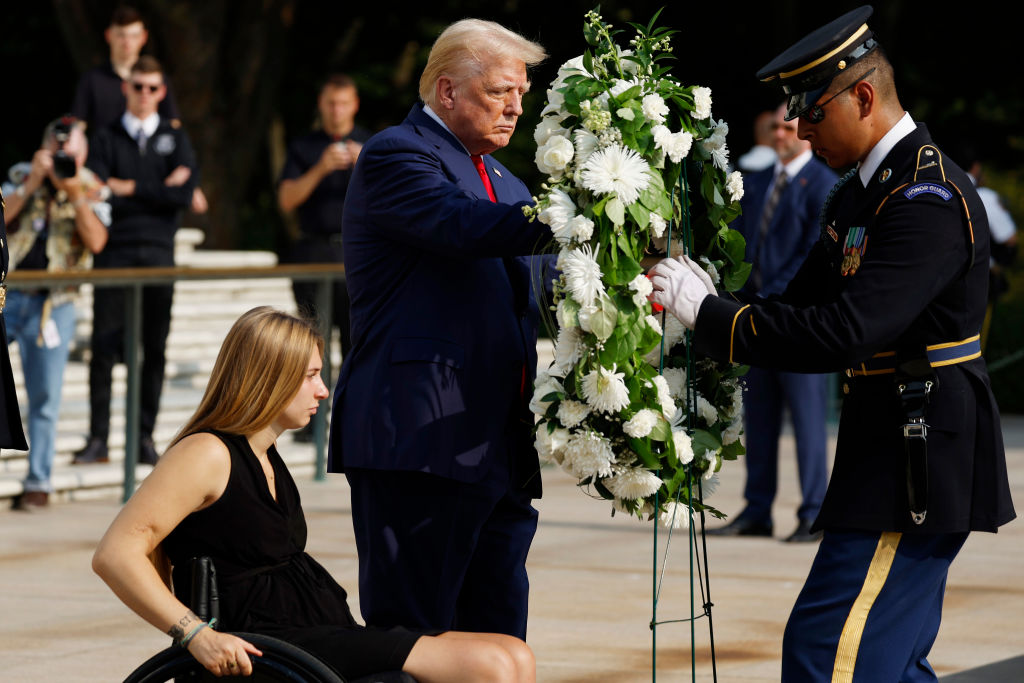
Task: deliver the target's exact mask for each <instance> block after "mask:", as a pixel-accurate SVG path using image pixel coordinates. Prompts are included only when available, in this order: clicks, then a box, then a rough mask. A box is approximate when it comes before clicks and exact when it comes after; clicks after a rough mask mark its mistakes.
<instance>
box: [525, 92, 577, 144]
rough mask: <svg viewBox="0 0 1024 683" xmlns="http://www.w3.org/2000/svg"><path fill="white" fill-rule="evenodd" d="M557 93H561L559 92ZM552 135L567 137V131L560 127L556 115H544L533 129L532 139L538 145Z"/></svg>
mask: <svg viewBox="0 0 1024 683" xmlns="http://www.w3.org/2000/svg"><path fill="white" fill-rule="evenodd" d="M549 92H550V91H549ZM558 94H559V95H561V93H558ZM552 135H558V136H560V137H569V131H568V130H566V129H565V128H562V126H561V124H560V123H559V121H558V119H557V118H556V117H554V116H545V117H543V118H542V119H541V120H540V123H538V124H537V127H536V128H534V129H533V139H534V141H535V142H536V143H537V146H538V147H539V146H541V145H543V144H544V143H545V142H547V141H548V138H550V137H551V136H552Z"/></svg>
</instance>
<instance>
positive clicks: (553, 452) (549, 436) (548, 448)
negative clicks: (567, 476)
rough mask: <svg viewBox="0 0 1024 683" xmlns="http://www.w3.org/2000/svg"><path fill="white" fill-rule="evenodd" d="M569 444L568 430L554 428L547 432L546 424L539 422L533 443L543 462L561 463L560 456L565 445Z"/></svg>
mask: <svg viewBox="0 0 1024 683" xmlns="http://www.w3.org/2000/svg"><path fill="white" fill-rule="evenodd" d="M568 443H569V430H568V429H562V428H561V427H555V428H554V429H553V430H551V431H550V432H548V423H547V422H541V423H540V424H539V425H537V436H536V438H535V439H534V441H533V446H534V448H536V449H537V455H539V456H540V457H541V458H542V459H544V460H552V461H554V462H556V463H558V464H561V463H562V456H563V453H564V449H565V446H566V444H568Z"/></svg>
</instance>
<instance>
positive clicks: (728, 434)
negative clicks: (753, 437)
mask: <svg viewBox="0 0 1024 683" xmlns="http://www.w3.org/2000/svg"><path fill="white" fill-rule="evenodd" d="M742 433H743V420H736V421H735V422H733V423H732V424H730V425H729V426H728V427H726V428H725V429H723V430H722V445H723V446H728V445H729V444H731V443H733V442H734V441H739V440H740V434H742Z"/></svg>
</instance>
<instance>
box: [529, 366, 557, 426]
mask: <svg viewBox="0 0 1024 683" xmlns="http://www.w3.org/2000/svg"><path fill="white" fill-rule="evenodd" d="M553 393H558V394H564V393H565V389H564V388H563V387H562V383H561V382H559V381H558V379H557V378H556V377H554V376H552V375H551V373H549V372H548V371H547V370H542V371H540V372H538V373H537V379H535V380H534V382H533V399H531V401H530V411H531V412H533V413H534V414H535V415H543V414H544V413H546V412H547V410H548V406H549V405H551V404H552V403H553V402H554V401H545V400H543V399H544V397H545V396H547V395H548V394H553Z"/></svg>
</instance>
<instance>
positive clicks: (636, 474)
mask: <svg viewBox="0 0 1024 683" xmlns="http://www.w3.org/2000/svg"><path fill="white" fill-rule="evenodd" d="M601 483H603V484H604V485H605V488H607V489H608V490H609V491H611V493H612V495H613V496H615V497H616V498H621V499H623V500H643V499H644V498H646V497H647V496H653V495H654V494H655V493H657V492H658V489H660V488H661V478H660V477H658V475H656V474H654V473H653V472H651V471H650V470H647V469H644V468H642V467H635V468H632V469H628V470H626V471H625V472H622V473H621V474H616V475H615V476H613V477H609V478H608V479H605V480H603V481H602V482H601Z"/></svg>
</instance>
